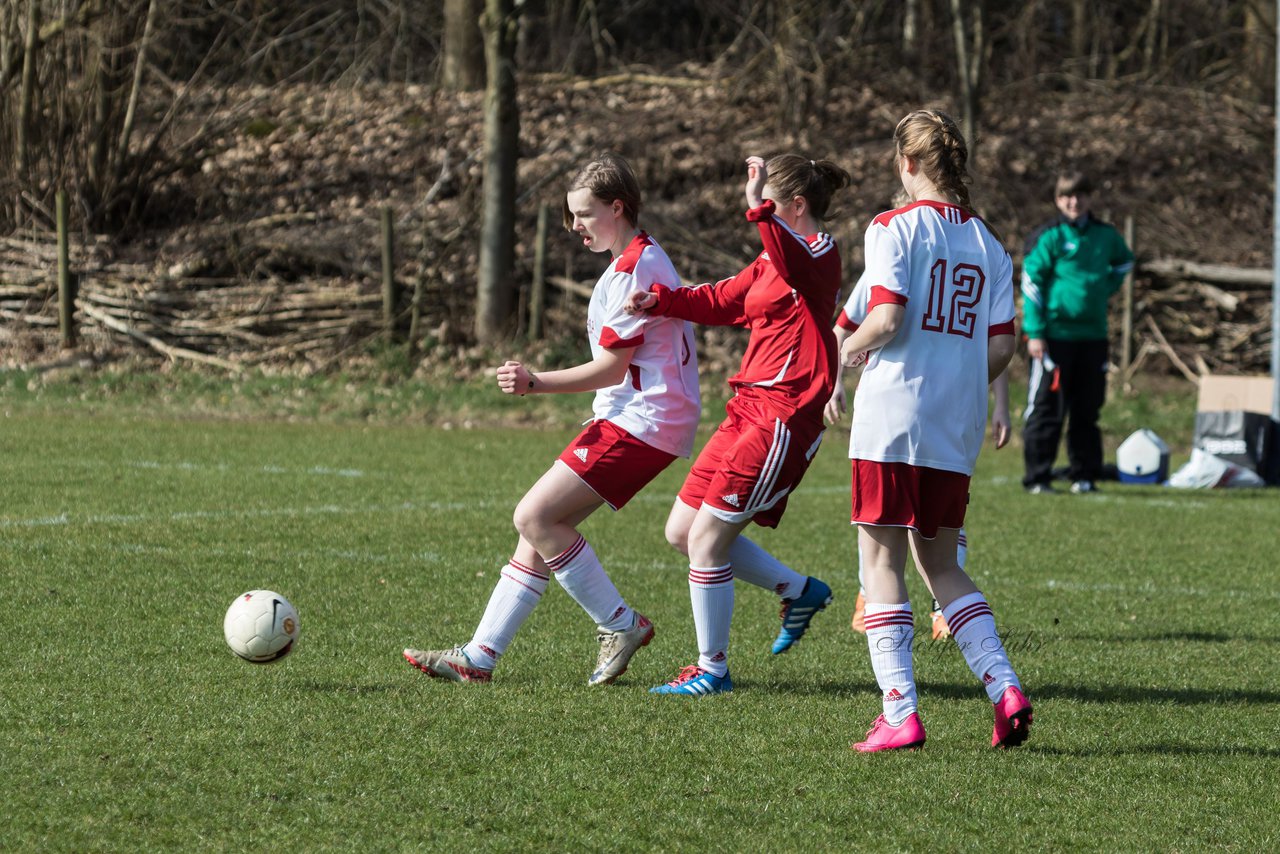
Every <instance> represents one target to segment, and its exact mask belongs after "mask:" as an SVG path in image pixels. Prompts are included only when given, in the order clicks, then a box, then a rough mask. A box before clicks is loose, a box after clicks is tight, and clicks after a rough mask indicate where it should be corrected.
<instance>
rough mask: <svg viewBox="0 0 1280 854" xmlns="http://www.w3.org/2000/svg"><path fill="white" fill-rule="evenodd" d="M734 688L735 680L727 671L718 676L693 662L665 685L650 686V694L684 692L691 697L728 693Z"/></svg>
mask: <svg viewBox="0 0 1280 854" xmlns="http://www.w3.org/2000/svg"><path fill="white" fill-rule="evenodd" d="M732 690H733V680H732V679H730V678H729V674H728V673H726V674H725V675H723V676H716V675H715V674H714V673H709V672H707V671H706V670H703V669H702V668H701V667H699V666H698V665H696V664H691V665H689V666H688V667H686V668H685V669H684V670H681V671H680V675H679V676H677V677H676V678H675V679H672V680H671V681H670V682H668V683H667V684H665V685H659V686H657V687H656V688H650V689H649V693H650V694H683V695H685V696H690V697H704V696H706V695H707V694H727V693H728V692H730V691H732Z"/></svg>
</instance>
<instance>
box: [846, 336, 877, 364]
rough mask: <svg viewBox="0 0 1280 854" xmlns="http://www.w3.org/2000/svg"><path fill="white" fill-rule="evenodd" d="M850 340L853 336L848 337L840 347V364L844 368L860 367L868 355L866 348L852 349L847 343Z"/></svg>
mask: <svg viewBox="0 0 1280 854" xmlns="http://www.w3.org/2000/svg"><path fill="white" fill-rule="evenodd" d="M852 341H853V338H848V339H846V340H845V342H844V344H843V345H841V347H840V364H842V365H844V366H845V367H846V368H857V367H861V366H862V364H863V363H864V362H866V361H867V356H868V355H870V354H869V353H868V352H867V351H866V350H854V349H853V348H852V347H850V346H849V344H850V343H851V342H852Z"/></svg>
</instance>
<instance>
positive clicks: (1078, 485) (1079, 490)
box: [1071, 480, 1098, 495]
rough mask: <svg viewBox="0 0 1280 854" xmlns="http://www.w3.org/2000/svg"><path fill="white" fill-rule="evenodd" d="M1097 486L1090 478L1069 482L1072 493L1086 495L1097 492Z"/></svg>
mask: <svg viewBox="0 0 1280 854" xmlns="http://www.w3.org/2000/svg"><path fill="white" fill-rule="evenodd" d="M1097 491H1098V487H1097V486H1095V485H1094V483H1093V481H1091V480H1077V481H1076V482H1075V483H1073V484H1071V494H1072V495H1087V494H1089V493H1091V492H1097Z"/></svg>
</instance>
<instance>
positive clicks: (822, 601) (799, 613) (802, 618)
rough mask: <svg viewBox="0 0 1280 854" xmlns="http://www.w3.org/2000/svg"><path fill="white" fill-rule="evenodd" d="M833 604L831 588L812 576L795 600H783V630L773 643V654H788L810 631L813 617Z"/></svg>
mask: <svg viewBox="0 0 1280 854" xmlns="http://www.w3.org/2000/svg"><path fill="white" fill-rule="evenodd" d="M830 604H831V588H830V587H828V586H827V585H826V584H824V583H823V582H821V581H819V580H818V579H816V578H814V577H812V576H810V577H809V580H808V581H806V582H805V583H804V590H802V591H800V595H799V596H797V597H796V598H795V599H783V600H782V613H781V614H780V616H781V617H782V630H781V631H779V632H778V637H777V638H776V639H775V640H774V642H773V654H774V655H777V654H778V653H780V652H786V651H787V650H789V649H791V647H792V646H794V645H795V644H796V642H797V641H799V640H800V638H802V637H804V633H805V632H807V631H808V630H809V621H810V620H812V619H813V615H814V614H816V613H818V612H819V611H821V610H822V609H823V608H825V607H827V606H828V605H830Z"/></svg>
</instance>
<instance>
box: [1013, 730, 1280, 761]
mask: <svg viewBox="0 0 1280 854" xmlns="http://www.w3.org/2000/svg"><path fill="white" fill-rule="evenodd" d="M1034 737H1035V734H1034V732H1033V733H1032V738H1033V739H1034ZM1019 750H1021V751H1024V752H1026V753H1039V754H1044V755H1046V756H1076V757H1092V756H1243V757H1252V758H1257V759H1280V748H1275V747H1234V746H1232V745H1230V744H1170V743H1168V742H1159V743H1156V744H1126V745H1116V746H1114V747H1097V748H1088V749H1086V748H1064V747H1041V746H1039V745H1036V744H1031V743H1029V744H1027V745H1026V746H1025V747H1021V748H1019Z"/></svg>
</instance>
